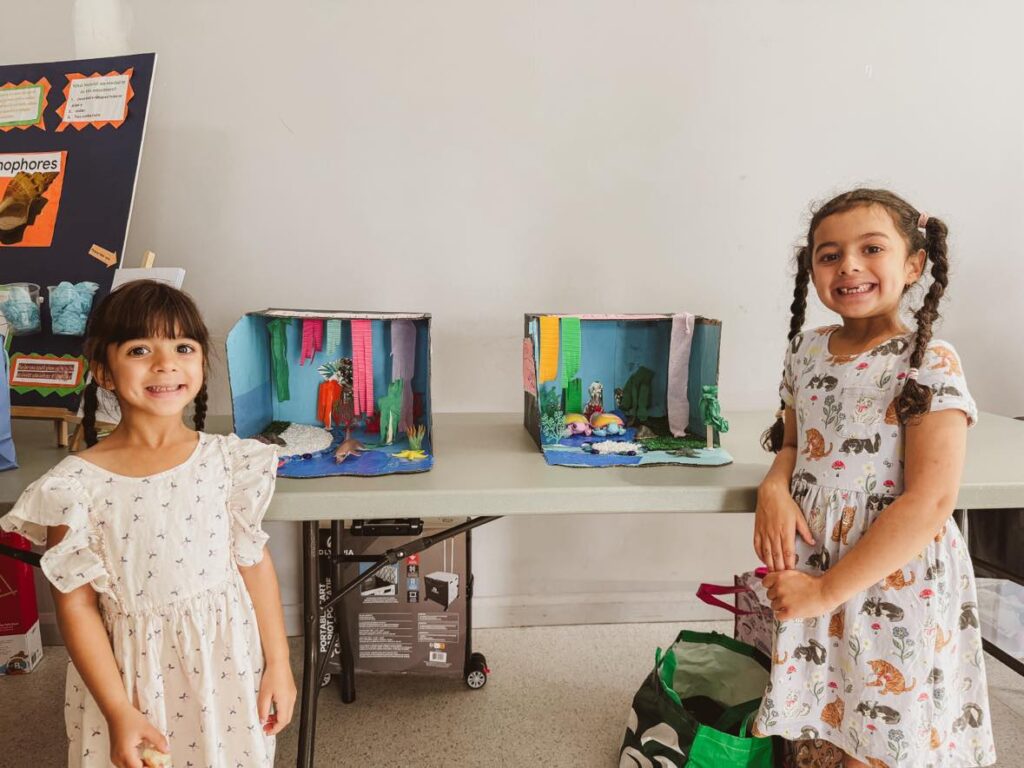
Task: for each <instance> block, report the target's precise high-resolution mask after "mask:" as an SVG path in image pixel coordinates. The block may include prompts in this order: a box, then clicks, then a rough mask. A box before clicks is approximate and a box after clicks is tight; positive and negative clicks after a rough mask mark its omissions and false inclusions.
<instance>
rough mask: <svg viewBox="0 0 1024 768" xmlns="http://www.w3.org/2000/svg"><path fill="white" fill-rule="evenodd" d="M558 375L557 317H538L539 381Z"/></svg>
mask: <svg viewBox="0 0 1024 768" xmlns="http://www.w3.org/2000/svg"><path fill="white" fill-rule="evenodd" d="M557 376H558V318H557V317H554V316H553V315H545V316H544V317H542V318H540V383H541V384H543V383H544V382H547V381H554V380H555V378H556V377H557Z"/></svg>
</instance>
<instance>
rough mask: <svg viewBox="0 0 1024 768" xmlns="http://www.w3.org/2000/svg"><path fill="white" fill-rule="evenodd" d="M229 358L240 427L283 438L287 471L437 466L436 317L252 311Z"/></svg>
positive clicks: (245, 432) (317, 473)
mask: <svg viewBox="0 0 1024 768" xmlns="http://www.w3.org/2000/svg"><path fill="white" fill-rule="evenodd" d="M227 356H228V374H229V378H230V380H231V404H232V410H233V418H234V430H235V432H236V433H237V434H238V435H239V436H240V437H256V438H258V439H262V440H264V441H265V442H274V443H277V444H278V445H280V446H281V449H280V452H281V456H282V463H281V465H280V467H279V468H278V476H279V477H324V476H328V475H363V476H373V475H390V474H396V473H411V472H425V471H427V470H429V469H430V468H431V467H432V466H433V463H434V457H433V454H432V438H433V435H432V432H431V426H432V425H431V413H430V315H427V314H412V313H383V312H377V313H373V312H319V311H307V310H291V309H267V310H264V311H262V312H250V313H249V314H247V315H245V316H244V317H243V318H242V319H241V320H239V321H238V322H237V323H236V324H235V327H234V328H232V329H231V332H230V333H229V334H228V340H227Z"/></svg>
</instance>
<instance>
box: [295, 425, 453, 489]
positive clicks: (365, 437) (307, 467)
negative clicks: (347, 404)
mask: <svg viewBox="0 0 1024 768" xmlns="http://www.w3.org/2000/svg"><path fill="white" fill-rule="evenodd" d="M331 435H332V437H333V440H332V441H331V444H330V446H329V447H328V448H326V449H324V450H322V451H318V452H316V453H312V454H298V455H291V456H283V457H282V458H281V460H280V462H279V464H278V467H277V476H278V477H330V476H332V475H352V476H354V477H377V476H378V475H403V474H413V473H417V472H427V471H429V470H430V469H431V467H433V466H434V455H433V450H432V449H431V444H430V439H429V438H424V440H423V444H422V446H421V447H420V451H421V452H422V453H423V454H424V458H417V459H411V458H407V457H405V456H402V455H401V454H403V453H405V454H409V453H410V451H411V449H410V447H409V440H408V439H407V438H406V437H404V436H403V437H402V438H401V439H400V440H396V441H395V442H394V443H392V444H391V445H383V444H381V443H380V442H379V440H380V434H379V433H377V434H371V433H368V432H366V431H365V430H364V429H354V430H352V432H351V433H350V435H349V438H351V439H354V440H358V441H359V442H361V443H362V444H363V452H362V453H361V454H358V455H355V454H352V455H349V456H348V458H346V459H345V460H344V461H342V462H338V461H336V460H335V458H334V454H335V451H337V450H338V448H340V447H341V445H342V443H344V442H345V440H346V436H345V430H344V429H343V428H338V427H336V428H334V429H332V430H331Z"/></svg>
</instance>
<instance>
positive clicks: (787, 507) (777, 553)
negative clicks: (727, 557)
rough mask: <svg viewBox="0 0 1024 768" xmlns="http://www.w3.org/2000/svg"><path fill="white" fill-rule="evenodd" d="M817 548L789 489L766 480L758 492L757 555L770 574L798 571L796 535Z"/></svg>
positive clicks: (755, 522) (755, 548) (755, 518)
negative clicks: (794, 569)
mask: <svg viewBox="0 0 1024 768" xmlns="http://www.w3.org/2000/svg"><path fill="white" fill-rule="evenodd" d="M797 533H799V534H800V535H801V536H802V537H803V539H804V541H806V542H807V543H808V544H810V545H811V546H812V547H813V546H814V536H812V535H811V529H810V528H809V527H808V526H807V520H806V518H804V513H803V511H802V510H801V509H800V507H799V506H797V503H796V502H795V501H793V496H792V495H791V494H790V492H789V488H788V487H786V486H784V485H781V484H779V483H778V482H773V481H771V480H765V481H764V482H763V483H761V486H760V487H759V488H758V489H757V510H756V511H755V513H754V553H755V554H756V555H757V556H758V557H759V558H760V559H761V562H762V563H764V564H765V565H766V566H768V570H770V571H782V570H785V569H787V568H795V567H796V551H795V550H796V547H795V545H796V534H797Z"/></svg>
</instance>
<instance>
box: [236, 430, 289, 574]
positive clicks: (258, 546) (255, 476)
mask: <svg viewBox="0 0 1024 768" xmlns="http://www.w3.org/2000/svg"><path fill="white" fill-rule="evenodd" d="M225 449H226V451H227V455H228V469H229V471H230V472H231V494H230V495H229V497H228V507H229V511H230V513H231V541H232V544H231V547H232V552H233V554H234V557H235V562H236V563H238V565H243V566H248V565H256V563H258V562H259V561H260V560H262V559H263V547H264V546H265V545H266V543H267V539H268V538H270V537H269V536H267V534H266V533H264V532H263V526H262V524H263V516H264V515H265V514H266V513H267V507H269V506H270V499H271V498H272V497H273V495H274V483H275V482H276V480H277V446H276V445H264V444H263V443H261V442H259V441H258V440H243V439H242V438H240V437H238V436H237V435H228V437H227V438H226V439H225Z"/></svg>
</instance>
